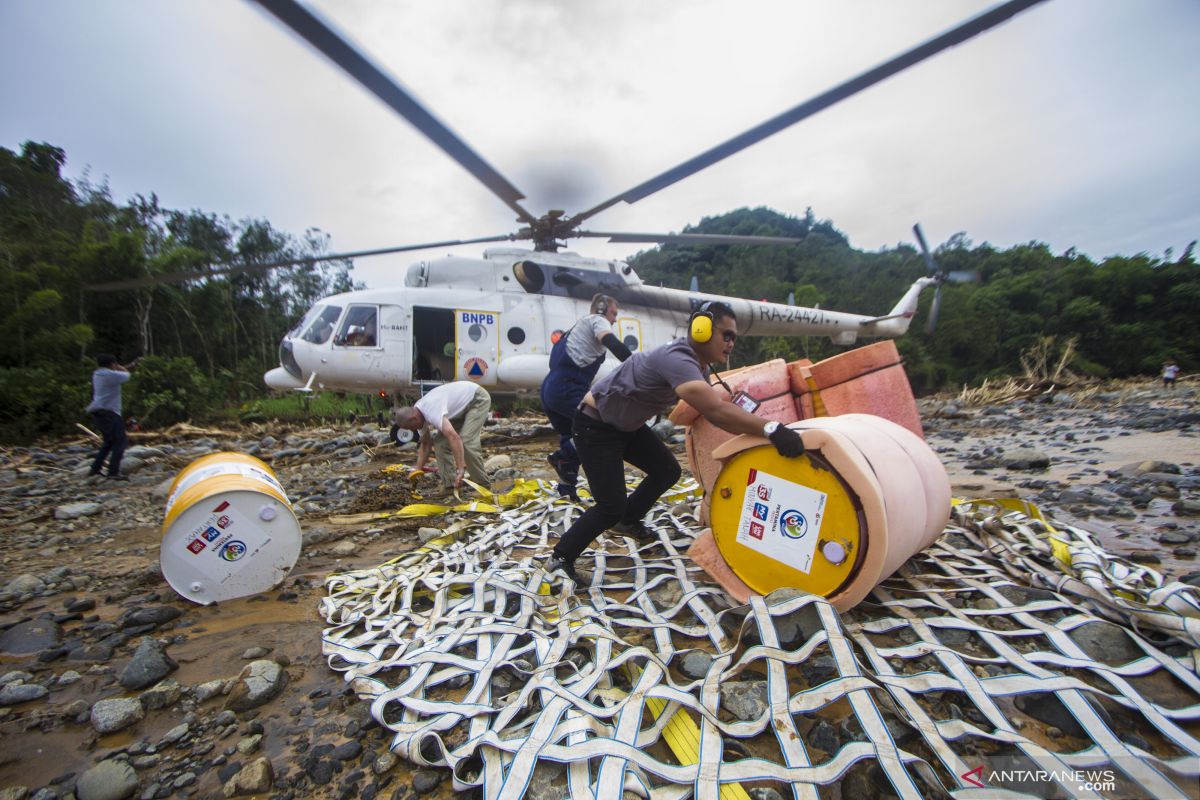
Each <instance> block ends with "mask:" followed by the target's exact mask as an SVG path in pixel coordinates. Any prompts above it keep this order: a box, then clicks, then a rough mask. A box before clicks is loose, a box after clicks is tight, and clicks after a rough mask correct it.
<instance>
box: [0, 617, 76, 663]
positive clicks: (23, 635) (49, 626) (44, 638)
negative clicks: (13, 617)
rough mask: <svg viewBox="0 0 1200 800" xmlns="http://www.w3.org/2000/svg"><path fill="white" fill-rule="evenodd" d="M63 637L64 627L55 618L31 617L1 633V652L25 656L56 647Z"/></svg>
mask: <svg viewBox="0 0 1200 800" xmlns="http://www.w3.org/2000/svg"><path fill="white" fill-rule="evenodd" d="M61 639H62V628H60V627H59V626H58V623H56V622H55V621H54V620H50V619H31V620H29V621H28V622H22V623H20V624H18V625H13V626H12V627H11V628H9V629H8V630H6V631H5V632H4V633H0V653H6V654H8V655H11V656H24V655H31V654H33V653H38V652H41V651H42V650H48V649H50V648H51V647H55V646H56V645H57V644H58V643H59V641H60V640H61Z"/></svg>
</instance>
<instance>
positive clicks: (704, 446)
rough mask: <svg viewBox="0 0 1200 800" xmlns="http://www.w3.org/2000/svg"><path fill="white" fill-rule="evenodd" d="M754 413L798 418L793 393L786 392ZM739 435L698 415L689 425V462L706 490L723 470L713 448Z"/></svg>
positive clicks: (780, 419) (784, 419)
mask: <svg viewBox="0 0 1200 800" xmlns="http://www.w3.org/2000/svg"><path fill="white" fill-rule="evenodd" d="M754 414H755V415H756V416H759V417H762V418H763V420H764V421H765V420H769V419H773V420H776V421H777V422H782V423H783V424H784V425H787V424H789V423H792V422H795V421H796V406H795V404H794V403H793V402H792V396H791V395H790V394H785V395H783V396H782V397H776V398H774V399H771V400H766V401H764V402H763V404H762V405H760V406H759V407H758V410H757V411H755V412H754ZM736 435H737V434H733V433H730V432H729V431H727V430H725V429H723V428H718V427H717V426H716V425H714V424H712V423H711V422H709V421H708V420H707V419H705V418H704V417H700V418H699V419H697V420H696V421H695V422H693V423H692V426H691V427H690V428H689V429H688V434H687V438H688V439H690V440H691V448H690V449H689V450H688V465H689V466H690V467H691V468H692V475H693V476H694V477H695V478H696V480H697V481H698V482H699V483H700V485H701V486H703V487H704V491H706V492H707V491H708V490H709V489H711V488H712V485H713V481H715V480H716V479H717V475H718V474H719V473H720V472H721V464H720V463H719V462H718V461H717V460H716V459H714V458H713V457H712V455H711V454H712V451H713V450H714V449H716V448H717V447H718V446H719V445H721V444H722V443H724V442H727V441H729V440H730V439H732V438H733V437H734V436H736Z"/></svg>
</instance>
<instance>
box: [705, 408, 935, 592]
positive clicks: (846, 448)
mask: <svg viewBox="0 0 1200 800" xmlns="http://www.w3.org/2000/svg"><path fill="white" fill-rule="evenodd" d="M790 427H792V428H794V429H796V430H797V431H798V432H799V433H800V434H801V437H802V438H803V440H804V445H805V448H806V452H805V454H804V455H803V456H800V457H799V458H784V457H783V456H781V455H779V454H778V453H777V452H776V451H775V448H774V447H771V446H770V445H769V444H766V443H765V440H764V439H762V438H761V437H750V436H744V437H739V438H738V439H735V440H731V441H729V442H727V443H725V444H724V445H721V446H720V447H718V448H717V449H716V450H714V452H713V457H714V458H716V459H718V460H720V462H721V471H720V474H719V475H718V476H717V479H716V481H715V483H714V485H713V487H712V492H711V494H710V495H709V497H710V498H711V503H710V519H711V524H712V536H713V538H714V539H715V542H716V546H717V549H718V550H719V551H720V555H721V557H722V558H723V559H724V561H725V563H726V564H727V565H728V567H729V568H730V570H731V571H732V573H733V574H734V575H735V576H736V577H737V578H739V579H740V580H741V581H742V582H743V583H744V584H745V586H746V587H749V589H750V590H752V591H754V592H756V593H759V594H763V595H766V594H769V593H770V592H772V591H774V590H775V589H779V588H783V587H795V588H798V589H802V590H804V591H807V592H810V593H812V594H817V595H821V596H823V597H826V598H829V600H830V602H832V603H833V605H834V606H835V607H836V608H838V609H839V610H846V609H848V608H852V607H853V606H854V605H856V604H857V603H858V602H860V601H861V600H862V599H863V598H864V597H866V595H867V594H868V593H869V592H870V591H871V589H873V588H874V587H875V586H876V585H878V584H879V583H880V582H881V581H883V580H884V579H886V578H887V577H889V576H890V575H892V573H894V572H895V571H896V570H897V569H899V568H900V566H901V565H902V564H903V563H904V562H905V561H906V560H907V559H908V558H910V557H911V556H912V555H914V554H915V553H918V552H920V551H921V550H923V549H924V548H925V547H927V546H928V545H930V544H931V543H932V542H933V541H934V539H936V538H937V537H938V536H940V535H941V533H942V530H943V528H944V526H945V524H946V521H947V519H948V518H949V515H950V480H949V477H948V476H947V475H946V470H945V468H944V467H943V466H942V463H941V461H940V460H938V458H937V456H936V455H935V454H934V453H933V451H932V450H931V449H930V448H929V446H928V445H927V444H926V443H925V441H924V440H923V439H921V437H919V436H917V435H915V434H914V433H912V431H910V430H908V429H907V428H905V427H903V426H901V425H898V424H896V423H894V422H891V421H889V420H886V419H883V418H881V417H876V416H872V415H869V414H844V415H842V416H838V417H819V418H814V419H809V420H802V421H800V422H795V423H792V425H791V426H790Z"/></svg>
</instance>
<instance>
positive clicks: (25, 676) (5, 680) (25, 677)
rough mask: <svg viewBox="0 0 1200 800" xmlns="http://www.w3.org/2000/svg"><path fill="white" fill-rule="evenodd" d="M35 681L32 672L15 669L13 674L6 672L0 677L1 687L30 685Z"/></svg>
mask: <svg viewBox="0 0 1200 800" xmlns="http://www.w3.org/2000/svg"><path fill="white" fill-rule="evenodd" d="M31 680H33V673H32V672H25V671H24V670H20V669H14V670H13V671H12V672H6V673H4V674H3V675H0V686H7V685H8V684H10V683H28V682H29V681H31Z"/></svg>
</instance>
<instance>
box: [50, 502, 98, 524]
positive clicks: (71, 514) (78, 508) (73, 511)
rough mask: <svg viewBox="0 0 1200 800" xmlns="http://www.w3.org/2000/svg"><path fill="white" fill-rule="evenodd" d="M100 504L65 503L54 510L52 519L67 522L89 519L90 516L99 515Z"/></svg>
mask: <svg viewBox="0 0 1200 800" xmlns="http://www.w3.org/2000/svg"><path fill="white" fill-rule="evenodd" d="M100 508H101V506H100V504H99V503H93V502H90V501H87V502H82V503H67V504H65V505H61V506H59V507H58V508H56V509H54V518H55V519H61V520H67V519H78V518H79V517H89V516H91V515H92V514H98V513H100Z"/></svg>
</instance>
